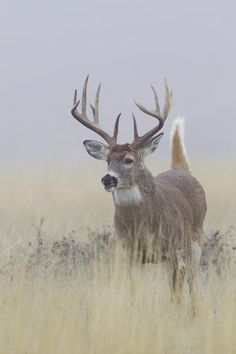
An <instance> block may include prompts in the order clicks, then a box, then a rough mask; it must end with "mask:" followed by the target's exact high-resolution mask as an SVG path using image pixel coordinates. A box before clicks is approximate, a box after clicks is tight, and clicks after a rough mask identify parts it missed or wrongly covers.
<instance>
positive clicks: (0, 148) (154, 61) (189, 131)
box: [0, 0, 236, 166]
mask: <svg viewBox="0 0 236 354" xmlns="http://www.w3.org/2000/svg"><path fill="white" fill-rule="evenodd" d="M235 11H236V5H235V2H234V1H224V2H223V1H216V0H214V1H213V0H211V1H203V0H199V1H189V0H188V1H187V0H180V1H168V0H165V1H157V0H146V1H139V0H136V1H134V0H130V1H124V0H119V1H112V0H110V1H109V0H100V1H95V0H94V1H91V0H89V1H88V0H86V1H80V0H77V1H75V0H68V1H60V0H51V1H45V0H41V1H37V2H36V1H32V0H31V1H29V0H28V1H27V0H21V1H11V0H8V1H1V12H0V43H1V65H0V98H1V105H0V117H1V129H0V161H1V165H2V166H3V165H5V164H10V165H14V164H29V165H30V164H32V163H35V164H37V163H38V164H39V163H40V164H41V163H42V164H47V163H49V164H51V163H61V162H62V163H64V162H69V163H71V162H72V163H77V162H78V161H81V160H85V159H86V160H87V159H90V160H89V161H90V163H91V164H92V163H93V161H92V159H91V158H90V157H89V156H88V155H87V153H86V151H85V150H84V147H83V145H82V141H83V140H85V139H97V140H99V141H102V139H101V138H100V137H98V136H97V135H96V134H95V133H92V132H90V131H89V130H87V129H86V128H84V127H82V126H80V124H79V123H78V122H76V121H75V120H74V119H73V118H72V116H71V114H70V110H71V107H72V99H73V92H74V89H75V88H78V90H79V93H81V91H82V86H83V81H84V79H85V77H86V75H87V74H90V80H89V90H88V96H89V100H90V101H93V100H94V95H95V91H96V87H97V85H98V83H99V82H100V81H102V90H101V100H100V123H101V125H102V127H103V128H105V129H106V130H107V131H109V132H110V131H111V129H112V127H113V123H114V120H115V117H116V116H117V114H118V113H119V112H122V119H121V128H120V141H121V142H127V141H126V140H128V141H131V140H132V134H133V132H132V121H131V118H130V117H131V112H132V111H133V112H134V113H135V114H136V117H137V119H138V127H139V131H140V132H145V131H146V130H147V129H148V128H151V127H153V126H154V124H155V120H154V118H152V117H148V116H145V115H144V114H142V113H141V112H139V111H138V109H137V108H136V107H135V105H134V102H133V98H134V97H135V98H136V99H137V101H138V102H141V103H143V104H145V105H146V106H148V107H150V108H152V107H153V96H152V91H151V89H150V87H149V85H150V84H153V85H154V86H155V87H156V88H157V89H158V91H159V93H160V96H161V103H162V102H163V93H164V84H163V78H164V77H166V78H167V80H168V83H169V86H170V87H171V88H172V89H173V90H174V103H173V108H172V111H171V113H170V115H169V118H168V121H167V123H166V125H165V127H164V129H163V131H164V132H165V136H164V138H163V139H162V142H161V143H160V148H159V151H158V153H159V156H161V157H163V158H168V159H169V153H170V148H169V140H170V139H169V133H170V127H171V123H172V121H173V119H174V118H176V117H177V116H183V117H185V119H186V145H187V150H188V155H189V156H190V159H193V158H203V157H207V158H208V157H210V158H214V159H216V160H218V159H223V158H226V157H227V158H230V159H232V158H233V159H235V150H236V143H235V130H236V100H235V97H236V79H235V71H236V70H235V65H236V45H235V43H236V41H235V34H236V24H235V23H236V22H235ZM89 113H90V115H91V112H89ZM156 156H157V155H156Z"/></svg>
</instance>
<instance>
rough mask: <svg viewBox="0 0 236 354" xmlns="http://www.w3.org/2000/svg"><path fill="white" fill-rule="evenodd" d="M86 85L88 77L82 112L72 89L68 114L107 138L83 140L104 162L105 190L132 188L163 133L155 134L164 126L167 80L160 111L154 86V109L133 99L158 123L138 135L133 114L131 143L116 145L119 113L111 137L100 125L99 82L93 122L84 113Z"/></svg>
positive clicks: (168, 100) (168, 105)
mask: <svg viewBox="0 0 236 354" xmlns="http://www.w3.org/2000/svg"><path fill="white" fill-rule="evenodd" d="M87 84H88V76H87V78H86V80H85V83H84V87H83V94H82V102H81V107H82V108H81V113H80V112H78V110H77V108H78V106H79V104H80V100H77V90H76V91H75V95H74V105H73V108H72V110H71V113H72V115H73V117H74V118H75V119H76V120H77V121H79V122H80V123H81V124H83V125H85V126H86V127H87V128H89V129H91V130H93V131H94V132H95V133H97V134H98V135H100V136H101V137H102V138H103V139H104V140H105V141H106V144H104V143H101V142H98V141H95V140H85V141H84V146H85V148H86V150H87V152H88V153H89V154H90V155H91V156H92V157H94V158H96V159H99V160H105V161H107V174H106V175H105V176H104V177H103V178H102V183H103V185H104V187H105V189H106V190H107V191H109V192H111V191H114V190H115V189H118V188H129V187H132V186H134V185H135V184H136V183H137V178H138V176H139V172H140V170H141V169H142V168H144V159H145V157H146V156H147V155H149V154H151V153H152V152H154V151H155V150H156V148H157V145H158V143H159V141H160V139H161V137H162V136H163V133H160V134H158V135H156V134H157V133H158V132H159V131H160V130H161V128H162V127H163V125H164V122H165V120H166V118H167V116H168V113H169V111H170V108H171V100H172V91H170V90H169V88H168V86H167V83H166V82H165V90H166V96H165V104H164V109H163V112H162V113H161V111H160V106H159V100H158V96H157V93H156V91H155V89H154V88H153V87H152V90H153V93H154V98H155V109H154V110H148V109H147V108H145V107H144V106H143V105H141V104H139V103H136V102H135V103H136V105H137V107H138V108H139V109H140V110H141V111H143V112H144V113H146V114H148V115H150V116H152V117H154V118H156V119H157V120H158V125H157V126H155V127H154V128H153V129H151V130H150V131H148V132H147V133H146V134H144V135H142V136H139V135H138V130H137V124H136V120H135V117H134V115H133V124H134V140H133V142H132V143H130V144H128V143H127V144H122V145H120V144H117V137H118V129H119V120H120V114H119V115H118V117H117V118H116V121H115V126H114V132H113V135H112V136H110V135H109V134H107V133H106V132H105V131H104V130H102V129H101V128H100V126H99V115H98V105H99V94H100V87H101V85H99V86H98V89H97V93H96V99H95V103H94V104H93V105H92V104H91V105H90V106H91V109H92V113H93V121H91V120H89V118H88V116H87V113H86V106H87Z"/></svg>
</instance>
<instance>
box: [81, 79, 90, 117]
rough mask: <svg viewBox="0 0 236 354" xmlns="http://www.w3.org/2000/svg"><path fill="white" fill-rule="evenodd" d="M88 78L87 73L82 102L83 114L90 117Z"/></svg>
mask: <svg viewBox="0 0 236 354" xmlns="http://www.w3.org/2000/svg"><path fill="white" fill-rule="evenodd" d="M88 79H89V75H87V77H86V79H85V81H84V87H83V94H82V102H81V106H82V108H81V110H82V115H83V116H84V117H85V118H86V119H88V117H87V113H86V111H87V87H88Z"/></svg>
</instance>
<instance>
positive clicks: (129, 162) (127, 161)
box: [124, 158, 134, 165]
mask: <svg viewBox="0 0 236 354" xmlns="http://www.w3.org/2000/svg"><path fill="white" fill-rule="evenodd" d="M133 162H134V160H132V159H129V158H127V159H124V163H125V164H126V165H132V163H133Z"/></svg>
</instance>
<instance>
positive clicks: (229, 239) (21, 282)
mask: <svg viewBox="0 0 236 354" xmlns="http://www.w3.org/2000/svg"><path fill="white" fill-rule="evenodd" d="M232 165H233V163H232V164H231V163H226V162H225V163H220V162H218V164H217V163H213V162H212V161H204V162H201V163H196V164H195V166H194V168H193V173H194V175H195V176H196V177H198V179H199V181H200V182H201V183H202V185H203V186H204V187H205V190H206V194H207V200H208V215H207V220H206V223H205V232H206V241H207V240H208V241H207V242H206V247H205V259H204V262H203V264H202V273H203V277H202V278H203V281H202V289H201V294H200V298H199V309H198V313H197V315H196V316H195V317H192V315H191V311H190V304H189V302H190V300H189V296H188V291H187V286H186V287H185V289H184V294H183V301H182V304H181V305H180V306H176V305H174V304H173V303H171V301H170V294H169V288H168V281H167V276H166V271H165V269H164V266H161V265H158V266H156V265H150V264H149V265H146V266H142V267H141V266H140V267H139V266H137V267H135V268H134V269H133V272H132V280H131V277H130V273H129V269H128V266H127V262H126V258H125V255H124V254H123V253H122V252H121V251H120V250H119V249H118V248H117V247H116V242H115V239H114V235H113V229H112V226H111V225H112V215H113V210H114V208H113V203H112V198H111V195H109V194H106V193H105V192H104V191H103V190H102V186H101V184H100V178H101V176H102V175H103V172H104V171H103V170H102V168H101V167H99V165H96V167H95V169H96V172H95V173H94V171H93V170H91V169H89V168H87V167H86V166H80V167H79V168H74V169H72V168H71V167H70V168H68V167H64V168H61V167H60V168H59V167H55V168H48V169H47V170H46V171H42V170H40V169H33V168H32V169H27V170H26V169H12V170H9V169H8V170H6V169H5V170H2V171H1V174H0V183H1V191H0V201H1V204H0V233H1V237H0V243H1V250H0V282H1V292H0V311H1V321H0V353H1V354H13V353H14V354H36V353H37V354H74V353H77V354H80V353H81V354H108V353H109V354H111V353H112V354H116V353H120V354H128V353H130V354H131V353H132V354H139V353H140V354H158V353H166V354H172V353H175V354H178V353H181V354H185V353H188V354H189V353H196V354H198V353H199V354H200V353H201V354H202V353H207V354H210V353H212V354H213V353H214V354H218V353H219V354H222V353H225V354H226V353H227V354H228V353H232V354H234V353H236V337H235V333H236V274H235V273H236V272H235V271H236V264H235V260H236V255H235V254H236V250H235V247H236V229H235V228H234V226H236V217H235V215H236V182H235V181H236V168H234V167H232ZM97 166H98V167H97ZM167 167H168V166H167V165H165V163H162V164H161V167H160V171H162V170H164V169H165V168H167Z"/></svg>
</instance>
